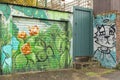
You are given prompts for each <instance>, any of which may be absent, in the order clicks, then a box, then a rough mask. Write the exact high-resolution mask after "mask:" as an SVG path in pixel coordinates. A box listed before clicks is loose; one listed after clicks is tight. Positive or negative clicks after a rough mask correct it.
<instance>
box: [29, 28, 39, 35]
mask: <svg viewBox="0 0 120 80" xmlns="http://www.w3.org/2000/svg"><path fill="white" fill-rule="evenodd" d="M38 33H39V27H38V26H32V28H31V29H30V30H29V34H30V35H31V36H34V35H37V34H38Z"/></svg>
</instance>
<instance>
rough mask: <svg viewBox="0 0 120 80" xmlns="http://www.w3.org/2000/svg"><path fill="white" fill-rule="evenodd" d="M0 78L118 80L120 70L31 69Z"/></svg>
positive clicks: (22, 79)
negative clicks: (41, 70) (35, 70)
mask: <svg viewBox="0 0 120 80" xmlns="http://www.w3.org/2000/svg"><path fill="white" fill-rule="evenodd" d="M0 80H120V71H118V70H115V69H104V68H85V69H65V70H56V71H44V72H40V71H37V72H34V71H31V72H25V73H23V72H22V73H14V74H11V75H2V76H0Z"/></svg>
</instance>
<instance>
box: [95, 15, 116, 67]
mask: <svg viewBox="0 0 120 80" xmlns="http://www.w3.org/2000/svg"><path fill="white" fill-rule="evenodd" d="M115 19H116V15H115V14H106V15H98V16H97V17H96V19H95V27H94V49H95V50H94V57H95V58H96V59H97V60H98V61H100V63H101V65H102V66H104V67H108V68H113V67H115V66H116V50H115V43H116V24H115Z"/></svg>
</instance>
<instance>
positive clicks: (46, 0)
mask: <svg viewBox="0 0 120 80" xmlns="http://www.w3.org/2000/svg"><path fill="white" fill-rule="evenodd" d="M46 7H47V0H45V8H46Z"/></svg>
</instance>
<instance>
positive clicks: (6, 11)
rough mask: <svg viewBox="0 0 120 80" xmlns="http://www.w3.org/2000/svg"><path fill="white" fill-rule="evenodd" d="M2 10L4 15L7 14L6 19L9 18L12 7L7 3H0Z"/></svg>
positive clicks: (0, 9)
mask: <svg viewBox="0 0 120 80" xmlns="http://www.w3.org/2000/svg"><path fill="white" fill-rule="evenodd" d="M0 6H1V7H0V11H2V13H3V15H4V16H5V18H6V20H8V18H9V16H10V14H11V9H10V6H9V5H5V4H0Z"/></svg>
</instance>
